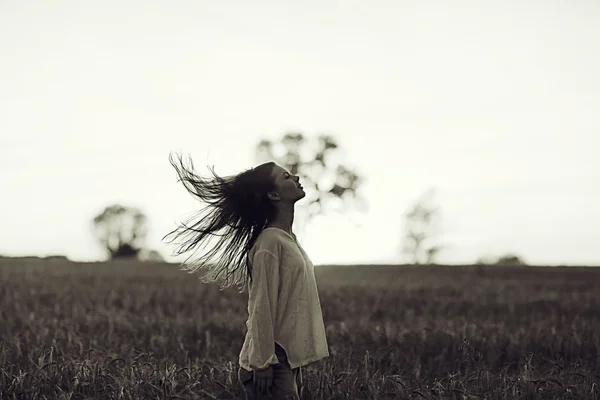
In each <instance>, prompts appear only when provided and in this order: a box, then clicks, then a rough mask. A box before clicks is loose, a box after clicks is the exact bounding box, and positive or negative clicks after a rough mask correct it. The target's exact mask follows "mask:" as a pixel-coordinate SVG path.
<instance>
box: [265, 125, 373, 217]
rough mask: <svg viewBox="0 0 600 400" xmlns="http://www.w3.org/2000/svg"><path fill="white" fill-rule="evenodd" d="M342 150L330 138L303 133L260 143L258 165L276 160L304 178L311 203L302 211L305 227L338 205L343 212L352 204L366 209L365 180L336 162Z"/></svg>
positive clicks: (303, 204) (353, 170) (302, 179)
mask: <svg viewBox="0 0 600 400" xmlns="http://www.w3.org/2000/svg"><path fill="white" fill-rule="evenodd" d="M338 149H339V145H338V143H337V141H336V139H335V138H334V137H333V136H330V135H320V136H318V137H316V139H315V138H313V140H309V139H307V138H306V137H305V136H304V135H303V134H301V133H286V134H285V135H283V137H282V138H281V139H280V140H278V141H272V140H269V139H263V140H261V141H259V142H258V144H257V145H256V159H257V161H258V162H266V161H270V160H273V161H275V162H276V163H278V164H279V165H281V166H282V167H284V168H286V169H287V170H288V171H290V173H292V174H294V175H298V176H299V177H300V182H301V183H302V186H303V187H304V188H305V192H306V200H307V201H305V202H303V203H302V204H301V205H299V206H298V207H299V209H300V210H302V212H303V213H304V214H305V215H304V218H303V220H304V223H305V224H308V222H309V221H310V220H312V219H313V218H314V217H315V216H317V215H320V214H324V213H325V212H326V211H327V210H328V206H329V205H330V204H334V203H336V202H337V203H338V205H339V211H341V210H343V209H347V208H349V204H354V205H355V206H359V207H360V206H362V207H361V208H363V209H364V208H365V207H366V202H365V201H364V199H363V198H361V197H360V196H359V195H358V194H357V191H358V189H359V187H360V185H361V183H362V181H363V178H362V177H360V176H359V175H358V173H357V171H356V170H355V169H353V168H352V167H350V166H348V165H345V164H343V163H341V162H336V161H335V155H336V153H337V152H336V150H338Z"/></svg>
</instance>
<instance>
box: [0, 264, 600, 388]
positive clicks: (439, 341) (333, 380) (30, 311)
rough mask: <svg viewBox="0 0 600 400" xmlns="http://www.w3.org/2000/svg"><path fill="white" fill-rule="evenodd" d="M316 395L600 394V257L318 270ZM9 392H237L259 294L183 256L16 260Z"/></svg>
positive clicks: (308, 372) (4, 356) (312, 379)
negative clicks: (251, 300) (228, 285)
mask: <svg viewBox="0 0 600 400" xmlns="http://www.w3.org/2000/svg"><path fill="white" fill-rule="evenodd" d="M317 279H318V283H319V291H320V296H321V303H322V307H323V317H324V320H325V325H326V327H327V332H328V342H329V347H330V352H331V356H330V357H329V358H327V359H325V360H323V361H319V362H317V363H315V364H312V365H310V366H308V367H306V368H305V369H304V384H305V388H304V392H303V398H305V399H321V398H322V399H331V398H335V399H354V398H356V399H375V398H390V399H391V398H400V399H402V398H414V399H418V398H424V399H438V398H439V399H518V398H528V399H535V398H541V399H562V398H565V399H584V398H585V399H588V398H589V399H600V268H597V269H593V268H589V269H585V268H524V267H513V268H510V267H504V268H502V267H482V268H475V267H393V266H371V267H369V266H363V267H359V266H352V267H333V266H332V267H317ZM0 285H1V286H0V287H1V289H0V305H1V308H0V341H1V342H0V397H1V398H3V399H4V398H7V399H10V398H15V399H43V398H47V399H59V398H61V399H83V398H86V399H87V398H98V399H116V398H125V399H130V398H136V399H137V398H140V399H141V398H156V399H164V398H179V399H198V398H207V399H210V398H212V399H232V398H238V397H239V396H240V395H241V388H240V387H239V385H238V383H237V381H236V371H237V357H238V353H239V350H240V348H241V345H242V342H243V338H244V334H245V326H244V322H245V320H246V317H247V314H246V301H247V297H246V296H247V294H239V293H237V292H236V291H235V290H226V291H223V292H220V291H219V290H218V288H217V287H215V286H213V285H203V284H202V283H200V282H199V281H198V280H197V279H195V278H194V277H193V276H190V275H187V274H186V273H183V272H180V271H179V270H178V268H177V266H176V265H166V264H165V265H152V264H148V265H139V264H133V263H106V264H101V263H97V264H77V263H68V262H49V261H44V260H40V261H36V260H30V261H26V262H25V261H18V260H10V259H5V260H3V261H0Z"/></svg>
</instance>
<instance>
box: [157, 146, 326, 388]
mask: <svg viewBox="0 0 600 400" xmlns="http://www.w3.org/2000/svg"><path fill="white" fill-rule="evenodd" d="M170 161H171V164H172V165H173V167H175V170H176V171H177V174H178V176H179V179H180V181H181V182H183V184H184V186H185V188H186V189H187V190H188V192H190V194H192V195H193V196H194V197H196V198H198V199H199V200H201V201H203V202H205V203H207V207H205V208H204V209H203V210H202V211H201V213H204V215H203V216H200V215H197V216H194V217H192V218H191V219H190V220H189V221H188V222H187V223H183V224H181V225H180V226H179V227H178V228H177V229H175V230H174V231H173V232H171V233H170V234H169V235H170V236H174V238H175V239H184V240H183V243H182V244H181V245H180V247H179V248H178V249H177V251H176V253H177V254H183V253H186V252H188V251H191V250H198V249H199V248H201V247H202V246H204V245H205V244H207V243H208V242H210V241H211V239H214V238H217V239H218V241H217V243H216V245H215V246H214V247H213V248H212V249H211V250H210V251H208V252H206V253H205V254H203V255H202V256H201V257H200V258H199V259H197V260H195V261H193V262H192V263H189V264H185V265H184V267H183V268H184V269H185V270H187V271H189V272H197V273H200V278H201V279H202V281H203V282H220V284H221V287H222V288H224V287H230V286H234V285H235V286H236V287H238V288H240V289H241V291H243V290H244V289H247V290H248V319H247V321H246V328H247V333H246V337H245V340H244V344H243V346H242V349H241V352H240V355H239V370H238V379H239V381H240V383H241V384H242V385H243V387H244V393H245V396H246V398H247V399H262V398H274V399H299V392H300V389H301V386H302V372H301V369H300V368H301V367H302V366H304V365H307V364H309V363H311V362H314V361H317V360H320V359H322V358H325V357H327V356H329V351H328V348H327V340H326V337H325V327H324V324H323V317H322V313H321V304H320V301H319V295H318V292H317V285H316V282H315V275H314V266H313V264H312V262H311V260H310V258H309V257H308V255H307V254H306V252H305V251H304V249H303V248H302V246H300V244H299V243H298V241H297V239H296V235H294V233H293V232H292V223H293V221H294V205H295V203H296V202H297V201H298V200H300V199H302V198H303V197H305V196H306V194H305V193H304V189H303V188H302V185H301V184H300V183H299V178H298V176H295V175H291V174H290V173H289V172H288V171H287V170H286V169H285V168H282V167H281V166H279V165H277V164H276V163H274V162H268V163H264V164H261V165H259V166H257V167H255V168H252V169H250V170H246V171H243V172H241V173H239V174H237V175H234V176H228V177H220V176H218V175H217V174H216V173H215V172H214V170H211V172H212V174H213V179H210V180H208V179H203V178H201V177H200V176H198V175H197V174H196V173H195V172H194V168H193V165H192V163H191V162H190V165H189V167H186V166H185V165H184V163H183V160H182V158H181V156H178V158H177V160H175V159H174V158H173V157H172V156H171V157H170ZM169 235H167V236H169ZM188 260H189V258H188ZM188 260H186V261H188Z"/></svg>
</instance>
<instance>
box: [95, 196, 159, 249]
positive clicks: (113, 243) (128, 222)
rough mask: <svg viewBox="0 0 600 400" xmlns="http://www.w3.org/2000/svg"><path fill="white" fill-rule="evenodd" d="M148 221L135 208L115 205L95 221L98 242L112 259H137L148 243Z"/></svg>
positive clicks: (107, 208) (105, 210) (104, 211)
mask: <svg viewBox="0 0 600 400" xmlns="http://www.w3.org/2000/svg"><path fill="white" fill-rule="evenodd" d="M147 223H148V220H147V218H146V216H145V215H144V213H143V212H141V211H140V210H139V209H137V208H134V207H125V206H122V205H120V204H114V205H111V206H108V207H106V208H105V209H104V210H103V211H102V212H101V213H100V214H98V215H96V217H94V220H93V224H94V230H95V233H96V237H97V238H98V242H99V243H100V245H101V246H102V247H103V248H104V249H106V252H107V253H108V256H109V257H110V258H111V259H116V258H137V257H138V255H139V253H140V250H142V248H143V245H144V242H145V241H146V234H147V228H148V227H147Z"/></svg>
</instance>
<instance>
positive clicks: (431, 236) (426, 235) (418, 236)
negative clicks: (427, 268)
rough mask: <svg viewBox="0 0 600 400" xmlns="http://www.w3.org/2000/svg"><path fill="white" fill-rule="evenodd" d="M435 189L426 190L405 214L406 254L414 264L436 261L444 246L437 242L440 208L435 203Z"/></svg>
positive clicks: (404, 250) (404, 248)
mask: <svg viewBox="0 0 600 400" xmlns="http://www.w3.org/2000/svg"><path fill="white" fill-rule="evenodd" d="M433 196H434V191H433V190H432V189H430V190H428V191H427V192H425V193H424V194H423V195H422V196H421V197H420V198H419V199H418V200H417V202H416V203H415V204H414V205H413V206H411V207H410V209H409V210H408V211H407V212H406V213H405V214H404V247H403V252H404V254H406V255H408V256H409V257H410V258H411V259H412V262H413V263H414V264H421V262H422V261H423V259H424V260H425V263H427V264H433V263H435V260H436V257H437V255H438V254H439V253H440V252H441V251H442V250H443V248H444V247H443V246H442V245H441V244H439V243H436V238H435V236H436V235H437V233H438V232H437V229H438V221H439V214H440V210H439V207H438V206H437V205H435V204H434V203H433Z"/></svg>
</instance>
